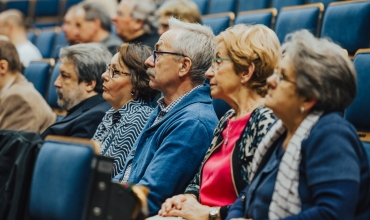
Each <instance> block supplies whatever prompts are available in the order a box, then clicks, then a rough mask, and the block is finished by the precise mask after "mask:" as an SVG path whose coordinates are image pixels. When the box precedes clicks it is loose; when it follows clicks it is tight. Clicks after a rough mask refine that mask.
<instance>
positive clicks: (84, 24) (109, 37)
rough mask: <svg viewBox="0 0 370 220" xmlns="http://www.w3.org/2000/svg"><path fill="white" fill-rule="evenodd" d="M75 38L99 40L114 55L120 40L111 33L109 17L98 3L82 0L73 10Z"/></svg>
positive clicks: (84, 40) (86, 40)
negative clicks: (75, 29) (75, 28)
mask: <svg viewBox="0 0 370 220" xmlns="http://www.w3.org/2000/svg"><path fill="white" fill-rule="evenodd" d="M75 20H76V26H77V40H78V41H79V42H80V43H93V42H99V43H101V44H103V45H104V46H106V47H107V48H108V50H109V51H110V52H111V54H112V55H114V54H115V53H116V51H117V48H118V47H119V46H120V45H121V44H122V41H121V40H120V39H119V38H118V37H117V36H116V35H114V34H111V32H110V31H111V24H112V22H111V18H110V17H109V14H108V12H107V11H106V9H105V8H104V7H103V6H102V5H101V4H99V3H92V2H82V3H80V4H79V5H78V6H77V9H76V12H75Z"/></svg>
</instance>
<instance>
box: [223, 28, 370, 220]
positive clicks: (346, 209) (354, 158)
mask: <svg viewBox="0 0 370 220" xmlns="http://www.w3.org/2000/svg"><path fill="white" fill-rule="evenodd" d="M282 50H283V51H284V52H285V55H284V56H283V58H282V60H281V62H280V66H279V68H278V69H277V70H276V71H275V73H274V75H273V76H271V77H269V78H268V80H267V83H268V85H269V87H270V89H269V92H268V95H267V96H266V103H265V104H266V106H267V107H269V108H271V109H272V110H273V112H274V114H275V115H276V116H277V117H278V118H279V119H280V120H278V121H277V122H276V123H275V124H274V125H273V126H272V127H271V128H270V130H269V132H268V133H267V134H266V136H265V138H264V139H263V140H262V142H261V143H260V144H259V146H258V148H257V150H256V153H255V154H254V158H253V162H252V171H251V175H250V177H249V179H250V180H251V184H250V185H249V186H248V187H247V188H246V189H245V190H244V192H243V193H242V194H241V195H240V197H239V198H238V200H237V202H236V203H234V205H233V206H232V207H231V209H230V212H229V215H228V217H227V219H232V218H236V217H244V218H247V219H369V216H368V214H369V213H368V211H369V210H368V209H369V194H370V191H369V184H370V177H369V176H370V171H369V165H368V164H369V162H368V159H367V157H366V153H365V151H364V148H363V146H362V144H361V142H360V140H359V138H358V136H357V133H356V129H355V128H354V127H353V126H352V125H351V124H350V123H349V122H347V121H346V120H344V119H343V118H342V112H343V111H344V109H345V108H346V107H347V106H348V105H349V104H350V103H351V102H352V100H353V99H354V97H355V95H356V72H355V69H354V66H353V65H352V62H351V60H350V59H348V58H347V57H346V56H345V54H344V53H343V51H342V49H341V48H340V47H339V46H337V45H335V44H334V43H331V42H329V41H328V40H326V39H316V38H315V37H314V36H313V35H312V34H310V33H309V32H308V31H306V30H304V31H299V32H296V33H293V34H291V35H289V36H288V38H287V41H286V43H285V44H284V45H283V46H282ZM243 213H244V214H243Z"/></svg>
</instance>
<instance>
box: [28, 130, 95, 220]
mask: <svg viewBox="0 0 370 220" xmlns="http://www.w3.org/2000/svg"><path fill="white" fill-rule="evenodd" d="M93 159H94V148H93V144H92V142H90V141H89V140H84V139H76V138H66V137H57V136H51V137H50V136H49V138H48V137H47V139H46V140H45V142H44V144H43V145H42V147H41V150H40V152H39V154H38V157H37V160H36V164H35V168H34V172H33V176H32V183H31V191H30V202H29V213H30V217H31V219H32V220H50V219H53V220H66V219H68V220H81V219H83V218H82V217H83V215H84V212H85V209H86V203H87V202H86V200H87V196H88V194H89V184H90V180H91V177H92V166H93V163H94V160H93Z"/></svg>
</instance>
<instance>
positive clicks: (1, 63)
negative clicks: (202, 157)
mask: <svg viewBox="0 0 370 220" xmlns="http://www.w3.org/2000/svg"><path fill="white" fill-rule="evenodd" d="M54 122H55V114H54V113H53V111H52V110H51V108H50V107H49V105H48V104H47V103H46V101H45V99H44V98H43V97H42V96H41V95H40V93H39V92H38V91H37V90H36V89H35V87H34V86H33V84H32V83H30V82H28V81H27V79H26V78H25V77H24V76H23V75H22V73H21V62H20V60H19V56H18V52H17V50H16V48H15V46H14V45H13V44H12V43H11V42H10V41H6V40H0V129H8V130H27V131H33V132H43V131H44V130H45V129H46V128H47V127H48V126H50V125H51V124H53V123H54Z"/></svg>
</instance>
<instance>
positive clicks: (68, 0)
mask: <svg viewBox="0 0 370 220" xmlns="http://www.w3.org/2000/svg"><path fill="white" fill-rule="evenodd" d="M82 1H83V0H65V7H64V12H63V14H65V13H66V12H67V11H68V9H69V8H70V7H71V6H73V5H76V4H78V3H80V2H82Z"/></svg>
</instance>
